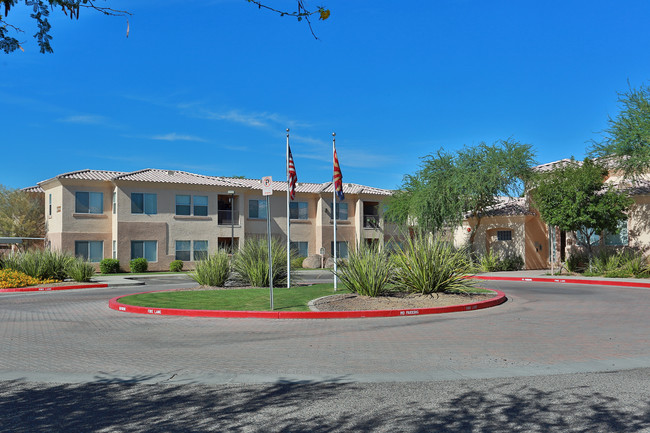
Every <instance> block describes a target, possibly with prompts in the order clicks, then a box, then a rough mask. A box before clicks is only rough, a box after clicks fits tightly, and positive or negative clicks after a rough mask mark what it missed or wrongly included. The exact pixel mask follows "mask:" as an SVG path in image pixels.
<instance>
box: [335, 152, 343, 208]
mask: <svg viewBox="0 0 650 433" xmlns="http://www.w3.org/2000/svg"><path fill="white" fill-rule="evenodd" d="M334 190H336V195H338V196H339V199H340V200H343V199H344V197H345V196H344V194H343V173H341V167H340V166H339V158H338V156H336V146H334Z"/></svg>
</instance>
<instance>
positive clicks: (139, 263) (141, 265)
mask: <svg viewBox="0 0 650 433" xmlns="http://www.w3.org/2000/svg"><path fill="white" fill-rule="evenodd" d="M129 268H130V269H131V273H133V274H139V273H142V272H147V269H148V268H149V262H148V261H147V259H145V258H144V257H140V258H137V259H133V260H131V261H130V262H129Z"/></svg>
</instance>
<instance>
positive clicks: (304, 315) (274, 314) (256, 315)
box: [108, 290, 507, 319]
mask: <svg viewBox="0 0 650 433" xmlns="http://www.w3.org/2000/svg"><path fill="white" fill-rule="evenodd" d="M493 291H494V292H495V293H496V296H495V297H494V298H490V299H488V300H486V301H480V302H472V303H468V304H460V305H449V306H446V307H434V308H409V309H401V310H363V311H226V310H185V309H177V308H150V307H138V306H133V305H126V304H122V303H120V302H119V300H120V299H121V298H123V297H125V296H130V295H122V296H118V297H116V298H113V299H111V300H110V301H109V302H108V307H109V308H111V309H113V310H117V311H122V312H125V313H138V314H153V315H160V316H190V317H217V318H248V319H360V318H366V317H395V316H402V317H404V316H421V315H423V314H441V313H453V312H459V311H472V310H481V309H484V308H490V307H494V306H496V305H500V304H502V303H504V302H505V301H506V300H507V298H506V294H505V293H503V292H502V291H500V290H493ZM154 292H156V291H151V292H142V293H154ZM142 293H134V295H140V294H142Z"/></svg>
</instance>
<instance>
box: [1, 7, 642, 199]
mask: <svg viewBox="0 0 650 433" xmlns="http://www.w3.org/2000/svg"><path fill="white" fill-rule="evenodd" d="M267 3H268V4H270V5H273V6H277V7H279V8H287V9H292V8H294V7H295V2H294V1H291V0H283V1H279V0H269V1H268V2H267ZM307 4H309V5H311V6H317V5H321V4H322V5H324V6H326V7H328V8H329V9H330V10H331V11H332V13H331V17H330V19H329V20H327V21H324V22H321V21H318V20H314V22H313V28H314V31H315V32H316V34H317V36H318V37H319V40H315V39H314V38H313V37H312V36H311V34H310V32H309V29H308V27H307V26H306V24H304V23H299V22H297V21H296V20H295V19H294V18H290V17H279V16H277V15H275V14H273V13H271V12H267V11H264V10H258V9H257V8H256V7H255V6H254V5H252V4H249V3H247V2H246V1H245V0H205V1H200V0H191V1H190V0H158V1H156V2H152V1H112V0H109V1H107V2H106V5H107V6H111V7H113V8H115V9H126V10H129V11H130V12H132V13H133V16H132V17H130V18H129V23H130V34H129V37H128V38H126V19H125V18H115V17H106V16H103V15H101V14H98V13H94V12H91V11H86V10H82V11H81V18H80V19H79V20H78V21H76V20H74V21H71V20H69V19H68V18H66V17H64V16H63V15H62V14H60V13H58V11H57V12H55V13H53V16H52V20H51V21H52V25H53V30H52V35H53V37H54V39H53V41H52V44H53V47H54V54H47V55H43V54H39V52H38V46H37V45H36V41H35V40H34V39H33V38H32V37H31V35H32V34H33V33H35V27H34V26H33V24H32V23H31V20H30V19H29V18H27V13H28V10H27V8H26V7H24V6H21V7H18V8H16V9H13V10H12V11H11V13H10V14H9V16H8V17H7V18H6V19H7V21H8V22H9V23H11V24H13V25H16V26H19V27H22V28H23V29H24V30H25V31H26V32H25V34H23V35H21V36H20V37H19V39H20V40H21V41H24V44H23V46H24V48H25V52H24V53H23V52H16V53H13V54H0V77H2V80H0V155H1V157H0V161H1V162H0V183H1V184H3V185H5V186H7V187H11V188H22V187H26V186H31V185H34V184H36V183H37V182H38V181H41V180H44V179H47V178H50V177H53V176H55V175H57V174H60V173H64V172H68V171H73V170H79V169H84V168H91V169H105V170H120V171H132V170H138V169H143V168H160V169H177V170H186V171H191V172H195V173H200V174H206V175H222V176H233V175H242V176H246V177H250V178H259V177H262V176H268V175H271V176H273V178H274V180H282V179H285V171H284V164H285V162H284V155H285V154H284V152H285V129H286V128H290V129H291V148H292V151H293V154H294V160H295V163H296V168H297V172H298V179H299V181H302V182H325V181H328V180H331V176H332V162H331V134H332V132H336V134H337V151H338V155H339V161H340V164H341V169H342V171H343V180H344V182H354V183H361V184H366V185H371V186H376V187H381V188H397V187H398V186H399V185H400V183H401V181H402V177H403V176H404V174H406V173H413V172H414V171H416V170H417V169H418V166H419V164H420V159H419V158H420V157H422V156H425V155H427V154H431V153H434V152H435V151H436V150H438V149H439V148H445V149H447V150H454V149H459V148H462V146H464V145H474V144H478V143H480V142H481V141H486V142H493V141H495V140H498V139H505V138H508V137H512V138H514V139H516V140H519V141H521V142H524V143H530V144H532V145H533V147H534V149H535V150H536V152H537V159H538V161H539V162H540V163H545V162H549V161H553V160H556V159H561V158H565V157H569V156H572V155H574V156H576V157H577V158H581V157H583V156H584V154H585V150H586V148H587V146H588V143H587V142H588V141H589V140H591V139H598V138H599V131H602V130H603V129H605V128H606V126H607V118H608V116H609V115H611V116H615V115H616V113H617V111H618V108H617V102H616V98H617V92H620V91H625V90H626V89H627V87H628V81H629V83H630V84H631V85H632V86H633V87H638V86H639V85H641V84H648V83H650V55H648V52H649V49H650V48H649V47H650V32H648V30H647V23H648V19H649V18H650V2H648V1H647V0H630V1H620V2H616V1H613V0H612V1H599V0H596V1H594V0H590V1H586V0H585V1H583V0H576V1H573V0H569V1H566V0H564V1H555V0H548V1H543V2H541V1H532V0H524V1H514V0H511V1H499V0H495V1H489V2H488V1H478V0H433V1H426V2H425V1H422V2H395V1H385V0H374V1H367V0H366V1H364V0H356V1H354V0H345V1H343V0H322V1H319V2H313V1H310V0H307Z"/></svg>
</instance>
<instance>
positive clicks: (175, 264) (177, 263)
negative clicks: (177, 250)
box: [169, 260, 183, 272]
mask: <svg viewBox="0 0 650 433" xmlns="http://www.w3.org/2000/svg"><path fill="white" fill-rule="evenodd" d="M169 270H170V271H172V272H181V271H182V270H183V261H182V260H174V261H172V262H171V263H170V264H169Z"/></svg>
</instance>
